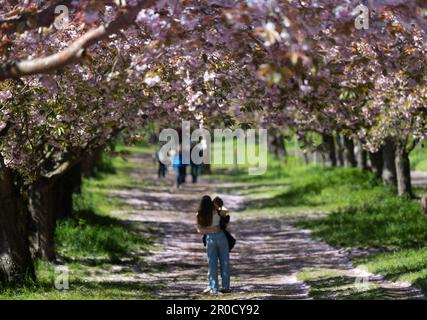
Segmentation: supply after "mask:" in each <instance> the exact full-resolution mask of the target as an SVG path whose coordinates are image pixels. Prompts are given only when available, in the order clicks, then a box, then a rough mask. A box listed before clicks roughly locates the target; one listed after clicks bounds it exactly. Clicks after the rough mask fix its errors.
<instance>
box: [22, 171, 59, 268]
mask: <svg viewBox="0 0 427 320" xmlns="http://www.w3.org/2000/svg"><path fill="white" fill-rule="evenodd" d="M57 190H58V189H57V188H55V184H54V183H53V182H52V181H49V180H45V179H42V180H40V181H38V182H35V183H33V184H32V185H31V186H30V187H29V190H28V211H29V213H30V217H31V223H30V226H31V230H30V243H31V251H32V255H33V257H34V258H41V259H43V260H47V261H54V260H55V250H54V239H55V224H56V212H55V199H56V198H57V192H55V191H57Z"/></svg>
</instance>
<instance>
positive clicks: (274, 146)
mask: <svg viewBox="0 0 427 320" xmlns="http://www.w3.org/2000/svg"><path fill="white" fill-rule="evenodd" d="M267 137H268V148H269V151H270V153H272V154H273V155H274V156H275V157H276V158H277V159H279V160H281V161H283V160H285V157H286V147H285V136H284V135H283V133H281V132H280V131H279V130H278V129H275V128H272V129H270V130H269V134H268V136H267Z"/></svg>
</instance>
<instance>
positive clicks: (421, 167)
mask: <svg viewBox="0 0 427 320" xmlns="http://www.w3.org/2000/svg"><path fill="white" fill-rule="evenodd" d="M424 144H425V142H424V143H421V144H420V145H418V146H417V147H416V148H415V149H414V150H413V151H412V152H411V154H410V160H411V167H412V170H416V171H427V148H426V147H424Z"/></svg>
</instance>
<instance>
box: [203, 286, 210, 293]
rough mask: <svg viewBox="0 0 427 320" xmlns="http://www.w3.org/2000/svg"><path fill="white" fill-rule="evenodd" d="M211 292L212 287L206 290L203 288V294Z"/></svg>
mask: <svg viewBox="0 0 427 320" xmlns="http://www.w3.org/2000/svg"><path fill="white" fill-rule="evenodd" d="M210 292H211V288H209V287H207V288H206V289H205V290H203V294H208V293H210Z"/></svg>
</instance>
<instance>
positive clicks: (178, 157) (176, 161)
mask: <svg viewBox="0 0 427 320" xmlns="http://www.w3.org/2000/svg"><path fill="white" fill-rule="evenodd" d="M172 167H173V168H174V169H175V172H176V187H177V188H178V189H179V188H182V184H183V183H185V176H186V175H187V165H186V164H184V163H183V159H182V145H181V144H180V145H179V149H178V152H177V153H175V156H174V158H173V162H172Z"/></svg>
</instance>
